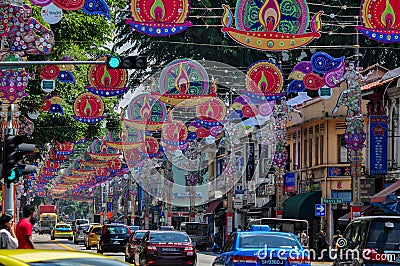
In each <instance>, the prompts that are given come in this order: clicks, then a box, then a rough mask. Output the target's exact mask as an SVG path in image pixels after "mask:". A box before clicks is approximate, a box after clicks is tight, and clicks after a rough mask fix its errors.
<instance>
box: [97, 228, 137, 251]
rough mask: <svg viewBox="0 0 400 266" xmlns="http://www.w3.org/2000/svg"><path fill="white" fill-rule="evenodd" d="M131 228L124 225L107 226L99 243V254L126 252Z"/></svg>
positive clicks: (102, 231) (103, 229)
mask: <svg viewBox="0 0 400 266" xmlns="http://www.w3.org/2000/svg"><path fill="white" fill-rule="evenodd" d="M129 234H130V231H129V228H128V226H126V225H124V224H105V225H103V227H102V229H101V236H100V238H99V242H98V243H97V253H104V252H125V249H126V245H127V243H128V241H129Z"/></svg>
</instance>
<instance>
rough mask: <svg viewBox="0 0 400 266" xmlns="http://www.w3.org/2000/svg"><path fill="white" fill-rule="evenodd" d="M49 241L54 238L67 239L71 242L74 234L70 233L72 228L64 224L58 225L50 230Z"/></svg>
mask: <svg viewBox="0 0 400 266" xmlns="http://www.w3.org/2000/svg"><path fill="white" fill-rule="evenodd" d="M50 238H51V240H54V239H56V238H67V239H68V240H71V241H72V239H73V238H74V233H73V232H72V227H71V225H69V224H66V223H58V224H56V225H55V226H54V227H53V229H52V230H51V235H50Z"/></svg>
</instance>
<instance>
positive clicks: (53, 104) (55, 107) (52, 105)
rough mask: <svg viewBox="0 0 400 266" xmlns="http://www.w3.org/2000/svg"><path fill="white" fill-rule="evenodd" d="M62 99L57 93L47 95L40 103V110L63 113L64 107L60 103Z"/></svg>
mask: <svg viewBox="0 0 400 266" xmlns="http://www.w3.org/2000/svg"><path fill="white" fill-rule="evenodd" d="M61 102H62V99H61V98H60V97H59V96H58V95H47V96H46V98H45V99H44V100H43V103H42V110H43V111H44V112H49V113H51V114H60V115H64V109H63V107H62V106H61V105H60V103H61Z"/></svg>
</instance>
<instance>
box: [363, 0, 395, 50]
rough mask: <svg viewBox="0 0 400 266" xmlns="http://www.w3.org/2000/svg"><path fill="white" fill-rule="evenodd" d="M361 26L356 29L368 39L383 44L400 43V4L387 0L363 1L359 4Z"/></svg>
mask: <svg viewBox="0 0 400 266" xmlns="http://www.w3.org/2000/svg"><path fill="white" fill-rule="evenodd" d="M361 17H362V23H363V26H358V27H357V29H358V30H359V31H361V33H362V34H364V35H365V36H367V37H368V38H370V39H372V40H374V41H378V42H383V43H393V42H400V20H399V18H400V2H399V1H389V0H378V1H377V0H363V1H362V4H361Z"/></svg>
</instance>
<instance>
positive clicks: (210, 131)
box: [189, 97, 226, 139]
mask: <svg viewBox="0 0 400 266" xmlns="http://www.w3.org/2000/svg"><path fill="white" fill-rule="evenodd" d="M196 116H197V118H195V119H194V121H192V122H191V123H190V125H189V131H190V132H194V133H196V137H197V138H207V137H209V136H212V137H214V138H216V139H218V138H220V137H222V132H223V125H222V123H221V122H222V121H223V120H224V119H225V117H226V105H225V103H224V102H223V101H222V100H221V99H219V98H216V97H215V98H211V99H210V100H209V101H207V102H205V103H203V104H201V105H198V106H196Z"/></svg>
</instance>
